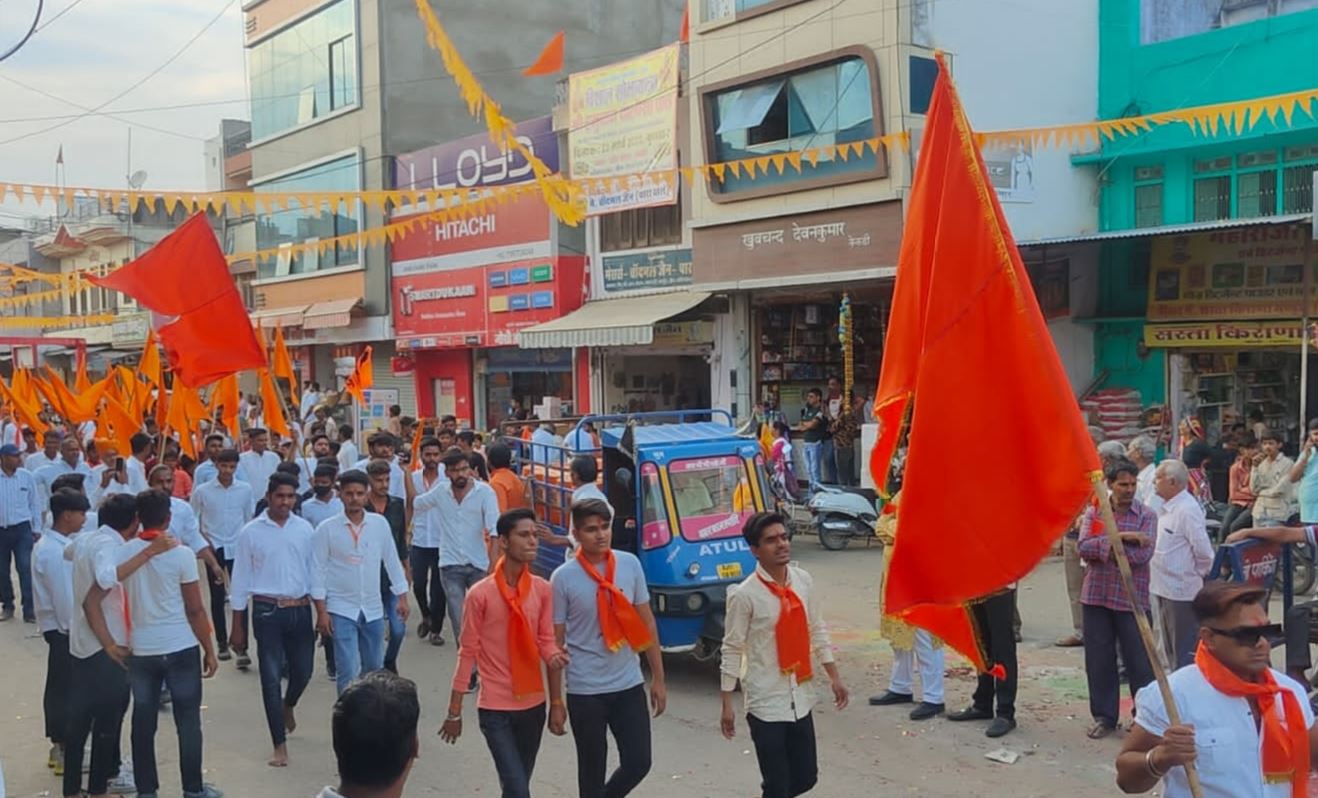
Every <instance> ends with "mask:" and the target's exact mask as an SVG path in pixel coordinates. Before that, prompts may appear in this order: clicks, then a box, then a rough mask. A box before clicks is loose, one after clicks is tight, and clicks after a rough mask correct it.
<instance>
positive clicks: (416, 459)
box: [412, 418, 426, 471]
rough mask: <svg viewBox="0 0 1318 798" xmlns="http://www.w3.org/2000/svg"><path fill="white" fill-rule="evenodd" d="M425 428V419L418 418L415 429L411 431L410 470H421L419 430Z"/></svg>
mask: <svg viewBox="0 0 1318 798" xmlns="http://www.w3.org/2000/svg"><path fill="white" fill-rule="evenodd" d="M425 428H426V420H425V419H424V418H418V419H417V420H416V429H415V430H413V431H412V470H413V471H420V470H421V431H422V430H424V429H425Z"/></svg>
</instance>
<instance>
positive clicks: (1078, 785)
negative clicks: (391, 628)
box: [0, 538, 1119, 798]
mask: <svg viewBox="0 0 1318 798" xmlns="http://www.w3.org/2000/svg"><path fill="white" fill-rule="evenodd" d="M796 556H797V559H798V560H799V562H800V563H801V565H803V566H804V567H805V568H807V569H808V570H810V571H811V572H812V573H813V574H814V575H815V582H816V584H817V585H819V586H820V587H821V589H822V595H823V598H824V600H825V608H826V612H827V614H828V619H829V622H830V626H831V627H832V629H833V640H834V643H835V645H836V646H837V649H838V653H839V656H840V661H841V668H842V673H843V676H844V678H845V680H846V682H847V684H848V685H849V686H850V687H851V690H852V701H853V703H852V706H851V707H850V708H848V709H847V710H846V711H844V712H842V713H838V712H835V711H833V710H832V709H831V708H827V709H822V710H818V711H817V713H816V716H817V717H816V726H817V729H818V732H819V746H820V752H819V759H820V770H821V778H820V786H819V787H818V788H817V789H816V791H815V794H817V795H821V796H841V795H860V794H862V792H863V793H864V794H868V795H918V796H929V797H930V798H952V796H964V795H967V794H968V785H971V784H975V785H979V786H981V787H983V792H982V794H986V795H1005V794H1008V790H1009V791H1010V794H1012V795H1013V797H1014V798H1030V796H1045V795H1047V796H1055V795H1058V794H1059V787H1060V788H1064V789H1065V791H1066V792H1067V794H1068V795H1069V796H1070V798H1087V796H1107V795H1111V794H1113V787H1112V768H1111V764H1112V760H1113V758H1114V756H1115V753H1116V750H1117V748H1118V746H1119V742H1118V740H1119V738H1118V737H1113V738H1110V739H1108V740H1103V741H1099V742H1093V741H1090V740H1088V739H1086V738H1085V736H1084V729H1085V726H1086V724H1087V722H1088V715H1087V713H1086V711H1085V694H1086V693H1085V681H1084V673H1083V671H1082V670H1081V667H1080V665H1081V659H1082V656H1081V650H1080V649H1067V650H1063V649H1056V648H1053V647H1052V646H1051V643H1052V641H1053V640H1054V639H1055V638H1056V637H1058V636H1059V635H1061V634H1063V633H1064V632H1065V631H1066V625H1067V613H1066V602H1065V590H1064V588H1063V586H1062V570H1061V565H1060V562H1059V561H1048V562H1045V563H1044V564H1043V565H1042V566H1041V567H1040V568H1039V570H1038V571H1037V572H1036V573H1035V574H1034V575H1032V576H1031V577H1030V578H1029V579H1027V580H1026V581H1025V582H1024V585H1023V589H1022V592H1021V612H1022V615H1023V616H1024V622H1025V642H1024V643H1023V644H1022V647H1021V663H1022V679H1021V693H1020V699H1019V703H1018V719H1019V721H1020V724H1021V725H1020V729H1019V730H1017V731H1016V732H1014V733H1013V734H1010V735H1008V736H1007V737H1006V738H1004V740H1002V741H990V740H988V739H986V738H985V737H984V736H983V734H982V728H981V724H976V723H972V724H967V725H954V724H951V723H949V722H947V721H944V720H941V719H936V720H933V721H930V722H926V723H919V724H916V723H911V722H910V721H908V720H906V717H905V711H904V710H903V709H901V708H896V709H886V710H879V709H874V708H871V707H869V706H866V705H865V698H866V697H867V696H868V695H870V694H872V693H874V692H877V691H879V690H881V689H882V688H883V687H884V686H886V679H887V674H888V672H889V666H890V663H891V660H892V656H891V652H890V650H889V649H888V646H887V644H886V643H884V642H883V641H882V640H880V639H879V637H878V633H877V630H876V626H877V625H876V621H875V613H876V612H877V609H876V604H877V602H876V591H875V589H874V579H875V574H876V573H877V570H878V568H879V564H880V551H879V549H878V548H873V549H869V550H866V549H864V548H861V549H854V550H851V549H849V550H847V551H844V552H840V553H831V552H826V551H824V550H823V549H821V548H819V546H818V544H817V543H816V542H815V540H814V539H813V538H802V539H799V540H798V543H797V550H796ZM446 632H447V630H446ZM0 651H3V652H4V655H3V662H4V670H5V678H4V680H3V687H0V701H2V702H3V706H4V707H5V708H6V712H5V713H4V716H3V717H0V740H3V741H4V744H3V746H0V758H3V763H4V769H5V777H6V779H7V782H8V789H9V796H10V798H14V797H15V796H17V798H30V797H31V796H41V795H58V794H59V784H58V781H57V780H56V779H55V778H54V777H53V776H52V775H50V771H48V770H46V768H45V754H46V749H47V744H46V742H45V741H44V740H43V739H42V737H41V734H42V719H41V686H42V683H43V679H44V672H45V645H44V643H43V642H42V641H41V640H40V638H38V637H36V636H35V629H34V627H32V626H28V625H24V624H21V623H18V622H11V623H6V624H4V625H2V626H0ZM453 657H454V650H453V646H452V643H451V642H450V644H449V645H447V646H445V647H443V648H440V649H434V648H431V647H430V646H428V645H426V646H421V645H419V644H418V643H417V641H416V639H415V638H414V637H413V638H411V639H409V640H408V642H407V644H406V646H405V647H404V649H403V670H404V673H405V675H407V676H409V677H411V678H413V679H415V680H416V681H417V683H418V685H419V686H420V689H421V700H422V720H421V724H422V738H421V759H420V761H419V762H418V763H417V765H416V767H415V769H414V770H413V773H412V777H411V779H410V780H409V781H408V788H407V792H406V794H407V795H409V796H422V795H440V794H444V795H454V794H461V795H473V796H493V795H497V793H498V788H497V782H496V781H495V776H494V769H493V766H492V765H491V764H490V761H489V758H488V755H487V752H486V749H485V744H484V740H483V739H482V738H481V737H480V734H479V731H478V730H477V729H476V728H475V723H474V718H475V710H474V706H473V704H474V702H473V701H472V700H470V699H469V701H468V724H467V727H466V729H465V733H464V736H463V738H462V739H461V740H459V742H458V744H457V746H456V747H449V746H447V745H444V744H443V743H441V742H440V740H439V738H438V736H437V735H436V731H437V730H438V727H439V723H440V720H441V719H442V718H443V714H444V707H445V703H446V701H447V695H448V681H449V677H450V675H451V674H452V667H453ZM321 662H322V660H321V658H320V656H319V654H318V655H317V667H318V668H319V667H320V665H321ZM221 666H222V668H221V671H220V673H219V675H217V676H216V678H215V679H213V680H211V681H209V682H207V683H206V698H205V704H204V724H205V735H206V778H207V779H208V780H210V781H213V782H214V783H216V784H217V785H218V786H220V787H221V788H222V789H224V790H225V791H226V793H227V794H228V795H229V796H231V797H232V798H265V797H266V796H270V797H271V798H274V797H275V796H279V797H280V798H284V797H285V796H300V795H305V796H311V795H315V794H316V792H317V791H318V790H319V789H320V787H321V786H323V785H325V784H328V783H332V782H333V781H334V759H333V753H332V751H331V748H330V733H329V711H330V707H331V705H332V703H333V700H334V688H333V685H332V684H331V683H330V682H329V681H327V680H326V679H325V678H324V673H323V671H321V670H318V671H317V673H316V677H315V679H314V680H313V682H312V684H311V687H310V688H309V690H308V692H307V695H306V697H305V698H304V699H303V702H302V705H301V707H300V708H299V722H300V726H299V728H298V731H297V733H296V734H295V735H293V736H292V737H291V739H290V742H289V748H290V754H291V756H292V760H293V761H292V764H291V766H290V767H289V768H288V769H286V770H272V769H270V768H268V767H266V766H265V764H264V763H265V758H266V755H267V754H268V739H267V736H266V732H265V728H264V724H263V721H262V716H261V709H260V697H259V693H258V686H257V685H258V678H257V675H256V673H255V672H254V671H253V672H251V673H248V674H240V673H238V672H236V671H235V670H234V668H233V664H232V662H229V663H221ZM667 667H668V672H669V703H668V712H667V714H665V715H664V716H663V717H662V718H660V719H659V720H658V721H656V723H655V725H654V733H655V757H654V763H655V764H654V769H653V771H652V772H651V774H650V777H649V778H648V779H647V781H646V782H645V784H643V785H642V787H641V788H640V789H639V790H638V791H637V793H636V795H637V796H638V798H645V797H658V796H671V795H673V794H674V791H679V794H682V795H691V796H747V797H748V798H749V796H755V795H758V790H757V786H758V777H757V771H756V767H755V758H754V755H753V753H752V751H751V746H750V740H749V737H748V736H747V735H746V733H745V724H744V722H743V723H741V724H740V726H739V733H740V736H739V737H738V739H737V740H735V741H733V742H727V741H725V740H723V738H722V737H720V736H719V733H718V728H717V726H718V697H717V689H718V683H717V674H716V672H715V668H714V666H713V665H712V664H701V663H696V662H694V661H692V660H690V659H688V658H683V657H673V658H669V659H668V661H667ZM949 667H950V673H949V676H948V684H947V692H948V702H949V705H950V706H952V707H953V708H957V707H959V706H961V705H962V704H963V703H965V702H967V701H968V699H969V695H970V692H971V690H972V689H973V681H972V675H971V672H970V670H969V668H968V667H966V666H965V663H964V661H961V660H953V659H950V660H949ZM127 731H128V730H127V724H125V733H124V750H125V752H127V750H128V740H127V737H128V735H127ZM998 742H1001V743H1003V744H1005V747H1007V748H1009V749H1011V750H1013V751H1017V752H1019V753H1021V754H1023V755H1024V756H1022V758H1021V759H1020V760H1019V761H1018V762H1017V763H1016V764H1014V765H1010V766H1008V765H1001V764H996V763H994V762H991V761H989V760H987V759H985V758H984V754H985V753H987V752H989V751H992V750H994V749H996V748H998V747H1000V746H999V745H998ZM158 750H159V755H160V758H161V772H162V775H163V776H164V779H163V781H164V786H165V789H164V790H163V791H162V795H166V796H177V795H179V790H178V786H177V784H178V783H177V765H176V763H177V759H176V749H175V743H174V736H173V726H172V723H171V721H170V720H169V718H168V717H162V718H161V725H160V733H159V737H158ZM574 763H575V759H574V755H573V750H572V746H571V742H570V738H563V739H557V738H552V737H549V736H546V740H545V744H544V746H543V748H542V749H541V755H540V760H539V764H538V765H537V769H536V779H535V789H536V793H535V794H536V795H537V796H547V797H549V798H560V797H562V798H567V797H568V796H573V795H575V794H576V792H575V789H574V784H575V766H574ZM48 791H50V792H48Z"/></svg>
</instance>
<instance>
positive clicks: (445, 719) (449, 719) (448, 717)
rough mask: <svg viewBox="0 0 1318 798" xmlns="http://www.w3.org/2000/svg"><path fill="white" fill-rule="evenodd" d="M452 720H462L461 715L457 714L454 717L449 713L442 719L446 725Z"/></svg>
mask: <svg viewBox="0 0 1318 798" xmlns="http://www.w3.org/2000/svg"><path fill="white" fill-rule="evenodd" d="M452 720H462V713H461V712H459V713H458V714H456V715H454V714H453V713H452V712H450V713H448V716H447V717H445V718H444V722H445V723H448V722H449V721H452Z"/></svg>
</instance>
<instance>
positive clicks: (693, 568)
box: [686, 562, 700, 579]
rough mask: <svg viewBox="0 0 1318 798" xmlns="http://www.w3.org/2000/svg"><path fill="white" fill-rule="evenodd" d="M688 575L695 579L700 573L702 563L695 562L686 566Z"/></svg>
mask: <svg viewBox="0 0 1318 798" xmlns="http://www.w3.org/2000/svg"><path fill="white" fill-rule="evenodd" d="M686 575H687V576H689V577H691V578H692V579H694V578H695V577H697V576H699V575H700V563H698V562H693V563H691V564H690V565H688V566H687V567H686Z"/></svg>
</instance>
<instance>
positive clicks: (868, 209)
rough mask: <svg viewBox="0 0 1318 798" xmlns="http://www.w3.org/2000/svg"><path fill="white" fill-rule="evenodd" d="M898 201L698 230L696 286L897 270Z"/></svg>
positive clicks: (900, 227) (695, 241) (695, 249)
mask: <svg viewBox="0 0 1318 798" xmlns="http://www.w3.org/2000/svg"><path fill="white" fill-rule="evenodd" d="M901 234H902V204H901V202H897V201H894V202H880V203H876V204H873V205H856V206H852V207H849V208H832V209H829V210H824V211H816V212H814V213H804V214H793V215H791V216H778V217H774V218H770V219H756V220H754V221H749V222H738V223H736V224H724V225H718V226H717V227H701V228H697V229H696V230H695V232H694V233H693V245H694V246H693V248H694V258H693V260H692V272H693V275H694V277H695V284H696V285H699V284H701V283H724V282H730V281H736V280H752V279H759V278H765V277H781V276H788V275H813V274H819V275H828V274H833V273H835V272H839V271H846V270H848V269H866V268H875V267H881V266H896V265H897V251H898V248H899V246H900V244H901Z"/></svg>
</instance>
